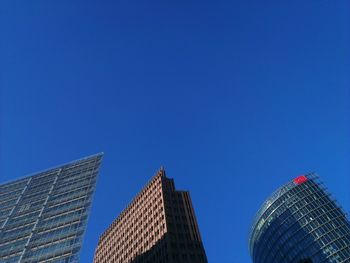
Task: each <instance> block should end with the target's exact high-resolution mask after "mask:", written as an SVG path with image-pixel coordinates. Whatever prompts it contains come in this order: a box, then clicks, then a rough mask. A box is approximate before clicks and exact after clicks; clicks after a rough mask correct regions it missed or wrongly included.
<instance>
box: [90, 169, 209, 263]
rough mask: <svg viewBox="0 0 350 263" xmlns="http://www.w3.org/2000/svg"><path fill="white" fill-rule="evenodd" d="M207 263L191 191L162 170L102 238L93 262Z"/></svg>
mask: <svg viewBox="0 0 350 263" xmlns="http://www.w3.org/2000/svg"><path fill="white" fill-rule="evenodd" d="M112 262H113V263H131V262H132V263H136V262H137V263H175V262H176V263H177V262H182V263H187V262H188V263H207V259H206V255H205V252H204V248H203V244H202V241H201V237H200V234H199V230H198V226H197V221H196V218H195V214H194V211H193V207H192V203H191V199H190V196H189V193H188V192H186V191H176V190H175V186H174V181H173V179H169V178H167V177H166V176H165V171H164V170H163V169H161V170H160V171H159V172H158V173H157V174H156V175H155V176H154V177H153V178H152V179H151V181H150V182H149V183H148V184H147V185H146V186H145V187H144V188H143V189H142V191H141V192H140V193H139V194H138V195H137V196H136V197H135V198H134V199H133V200H132V202H131V203H130V204H129V205H128V206H127V208H126V209H125V210H124V211H123V212H122V213H121V214H120V215H119V216H118V218H117V219H116V220H115V221H114V222H113V223H112V224H111V225H110V227H109V228H108V229H107V230H106V231H105V232H104V233H103V235H102V236H101V237H100V240H99V244H98V246H97V248H96V251H95V257H94V263H112Z"/></svg>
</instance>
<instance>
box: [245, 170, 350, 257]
mask: <svg viewBox="0 0 350 263" xmlns="http://www.w3.org/2000/svg"><path fill="white" fill-rule="evenodd" d="M249 248H250V254H251V257H252V259H253V262H254V263H302V262H305V263H306V262H308V263H321V262H324V263H330V262H334V263H335V262H336V263H345V262H350V223H349V221H348V220H347V218H346V215H345V214H344V212H343V211H342V209H341V208H340V207H339V206H338V205H337V203H336V202H335V201H334V200H333V199H332V198H331V196H330V194H329V193H327V191H326V189H325V187H324V186H323V184H322V183H321V182H320V181H319V178H318V176H317V175H315V174H307V175H303V176H300V177H298V178H296V179H294V180H293V181H292V182H290V183H288V184H286V185H284V186H283V187H281V188H280V189H278V190H277V191H276V192H275V193H274V194H272V196H271V197H270V198H268V199H267V200H266V201H265V203H264V204H263V205H262V207H261V209H260V210H259V212H258V213H257V216H256V219H255V221H254V223H253V227H252V232H251V235H250V241H249Z"/></svg>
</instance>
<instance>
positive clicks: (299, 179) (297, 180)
mask: <svg viewBox="0 0 350 263" xmlns="http://www.w3.org/2000/svg"><path fill="white" fill-rule="evenodd" d="M306 181H307V177H306V176H305V175H300V176H298V177H297V178H295V179H294V180H293V182H294V183H295V184H296V185H299V184H302V183H305V182H306Z"/></svg>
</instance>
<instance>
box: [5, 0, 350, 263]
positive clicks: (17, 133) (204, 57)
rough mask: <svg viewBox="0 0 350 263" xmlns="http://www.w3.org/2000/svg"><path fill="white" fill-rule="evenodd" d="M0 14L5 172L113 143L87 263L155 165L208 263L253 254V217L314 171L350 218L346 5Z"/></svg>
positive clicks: (250, 0)
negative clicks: (192, 222) (193, 217)
mask: <svg viewBox="0 0 350 263" xmlns="http://www.w3.org/2000/svg"><path fill="white" fill-rule="evenodd" d="M0 9H1V10H0V16H1V20H0V22H1V23H0V29H1V36H0V39H1V40H0V50H1V53H0V56H1V57H0V67H1V82H0V87H1V93H0V96H1V108H0V109H1V112H0V117H1V119H0V125H1V130H0V131H1V133H0V149H1V156H0V181H1V182H3V181H7V180H11V179H15V178H17V177H20V176H23V175H26V174H29V173H32V172H35V171H38V170H42V169H45V168H49V167H51V166H54V165H58V164H61V163H64V162H68V161H71V160H74V159H78V158H80V157H84V156H86V155H90V154H93V153H97V152H101V151H103V152H105V157H104V161H103V166H102V169H101V173H100V178H99V182H98V188H97V191H96V195H95V202H94V205H93V210H92V214H91V217H90V222H89V227H88V230H87V235H86V240H85V243H84V248H83V251H82V253H83V256H82V263H88V262H91V260H92V256H93V251H94V248H95V246H96V243H97V240H98V236H99V235H100V234H101V233H102V231H103V230H104V229H105V228H106V227H107V225H109V223H111V222H112V220H113V219H114V218H115V217H116V216H117V215H118V214H119V212H120V211H121V210H122V209H123V208H124V207H125V206H126V204H127V203H128V202H129V201H130V200H131V198H132V197H133V196H134V195H135V194H136V193H137V192H138V191H139V190H140V188H141V187H142V186H143V185H144V184H145V183H146V182H147V181H148V179H149V178H150V177H151V176H153V174H154V173H155V172H156V171H157V170H158V168H159V167H160V166H161V165H164V166H165V168H166V171H167V174H168V176H169V177H173V178H175V182H176V185H177V187H178V188H179V189H188V190H190V192H191V195H192V199H193V203H194V207H195V211H196V214H197V217H198V221H199V226H200V230H201V234H202V237H203V241H204V245H205V248H206V252H207V255H208V259H209V262H210V263H223V262H225V263H245V262H250V258H249V255H248V249H247V239H248V233H249V228H250V224H251V222H252V220H253V216H254V214H255V212H256V211H257V209H258V208H259V206H260V204H261V203H262V202H263V201H264V200H265V198H266V197H267V196H268V195H269V194H270V193H271V192H272V191H274V190H275V189H276V188H278V187H279V186H281V185H282V184H284V183H286V182H288V181H289V180H291V179H292V178H293V177H295V176H298V175H300V174H302V173H304V172H309V171H316V172H318V173H319V175H320V176H321V177H322V179H323V181H324V182H325V183H326V185H327V186H328V187H329V189H330V191H331V192H332V193H333V194H334V196H335V198H337V199H338V200H339V201H340V203H341V204H342V205H343V206H344V208H345V209H346V210H347V211H348V212H349V211H350V205H349V204H350V202H349V201H350V200H349V185H350V176H349V175H350V163H349V157H350V147H349V146H350V140H349V134H350V126H349V123H350V122H349V120H350V117H349V116H350V114H349V113H350V97H349V93H350V92H349V86H350V74H349V70H350V37H349V32H350V26H349V25H350V21H349V20H350V19H349V13H350V12H349V11H350V3H349V1H347V0H344V1H342V0H339V1H330V0H327V1H326V0H317V1H316V0H311V1H305V0H296V1H270V0H267V1H261V0H241V1H234V0H215V1H214V0H212V1H206V0H204V1H203V0H201V1H195V0H186V1H185V0H177V1H173V0H171V1H168V0H165V1H164V0H147V1H145V0H135V1H134V0H128V1H126V0H115V1H103V0H99V1H90V0H84V1H82V0H81V1H79V0H59V1H39V0H35V1H16V0H5V1H1V4H0ZM107 204H108V206H107Z"/></svg>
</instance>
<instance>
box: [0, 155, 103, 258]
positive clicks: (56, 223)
mask: <svg viewBox="0 0 350 263" xmlns="http://www.w3.org/2000/svg"><path fill="white" fill-rule="evenodd" d="M101 158H102V154H97V155H94V156H91V157H88V158H85V159H81V160H78V161H74V162H72V163H69V164H65V165H62V166H59V167H56V168H52V169H49V170H47V171H43V172H39V173H37V174H34V175H32V176H27V177H24V178H21V179H18V180H16V181H13V182H9V183H5V184H2V185H0V262H1V263H29V262H30V263H37V262H50V263H69V262H79V251H80V248H81V245H82V241H83V234H84V231H85V228H86V224H87V220H88V215H89V209H90V206H91V202H92V195H93V193H94V190H95V183H96V177H97V174H98V170H99V166H100V163H101Z"/></svg>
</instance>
